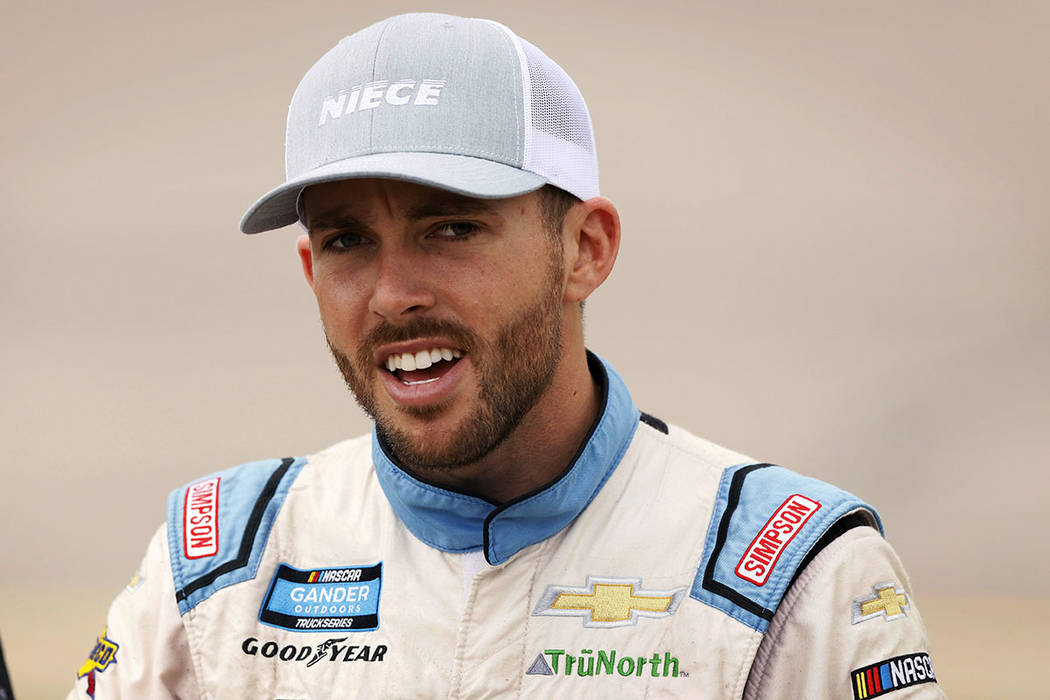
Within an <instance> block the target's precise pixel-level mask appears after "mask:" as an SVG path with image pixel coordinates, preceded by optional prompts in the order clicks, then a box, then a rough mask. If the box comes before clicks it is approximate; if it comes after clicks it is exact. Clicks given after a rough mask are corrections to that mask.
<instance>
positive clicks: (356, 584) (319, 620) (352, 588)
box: [259, 563, 383, 632]
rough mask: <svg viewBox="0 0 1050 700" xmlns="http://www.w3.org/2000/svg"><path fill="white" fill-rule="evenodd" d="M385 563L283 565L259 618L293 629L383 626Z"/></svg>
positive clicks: (345, 629)
mask: <svg viewBox="0 0 1050 700" xmlns="http://www.w3.org/2000/svg"><path fill="white" fill-rule="evenodd" d="M382 567H383V565H382V563H379V564H375V565H374V566H344V567H339V568H332V569H305V570H302V569H296V568H295V567H292V566H288V565H287V564H281V565H280V566H278V567H277V572H276V573H275V574H274V575H273V580H272V581H271V582H270V588H269V589H268V590H267V592H266V598H264V599H263V603H262V608H261V609H260V610H259V620H260V621H261V622H263V623H265V624H267V625H270V626H272V627H280V628H281V629H287V630H293V631H295V632H367V631H370V630H375V629H378V628H379V591H380V588H381V586H382V582H383V570H382Z"/></svg>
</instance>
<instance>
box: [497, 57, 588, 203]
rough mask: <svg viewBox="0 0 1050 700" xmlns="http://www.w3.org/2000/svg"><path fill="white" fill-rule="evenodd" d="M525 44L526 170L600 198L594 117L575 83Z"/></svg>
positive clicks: (580, 193) (576, 192) (574, 191)
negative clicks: (527, 76) (592, 126)
mask: <svg viewBox="0 0 1050 700" xmlns="http://www.w3.org/2000/svg"><path fill="white" fill-rule="evenodd" d="M515 38H517V39H518V41H519V42H521V48H522V49H523V51H524V54H525V62H526V64H527V66H526V68H527V69H528V75H529V92H530V98H531V99H530V100H529V103H530V104H529V108H530V112H531V113H530V114H526V125H525V159H524V163H523V164H522V167H523V168H524V169H525V170H530V171H532V172H534V173H536V174H537V175H540V176H542V177H544V178H546V179H547V181H548V182H549V183H550V184H552V185H554V186H556V187H560V188H561V189H563V190H565V191H567V192H571V193H572V194H574V195H576V196H577V197H579V198H580V199H583V200H587V199H590V198H591V197H597V196H598V154H597V152H596V151H595V148H594V132H593V130H592V128H591V116H590V113H589V112H588V111H587V104H586V103H585V102H584V101H583V95H581V94H580V90H579V88H577V87H576V84H575V83H574V82H573V81H572V78H570V77H569V76H568V74H567V73H566V72H565V71H563V70H562V69H561V67H560V66H559V65H558V64H557V63H555V62H554V61H552V60H551V59H550V58H548V57H547V55H546V54H545V53H543V52H542V51H540V50H539V49H538V48H536V47H535V46H533V45H532V44H530V43H529V42H527V41H525V40H524V39H521V38H520V37H515Z"/></svg>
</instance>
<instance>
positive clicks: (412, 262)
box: [368, 246, 435, 322]
mask: <svg viewBox="0 0 1050 700" xmlns="http://www.w3.org/2000/svg"><path fill="white" fill-rule="evenodd" d="M408 248H410V247H409V246H404V247H401V246H397V247H394V246H391V247H388V248H387V249H385V250H381V251H380V252H379V255H378V260H377V263H378V266H379V268H378V272H377V274H376V280H375V286H374V288H373V289H372V297H371V299H370V300H369V302H368V310H369V311H371V312H372V313H374V314H376V315H378V316H382V317H383V318H385V319H387V320H388V321H391V322H397V321H403V320H405V319H406V318H408V317H410V316H412V315H415V314H419V313H422V312H424V311H426V310H428V309H430V308H432V307H433V306H434V303H435V297H434V293H433V291H432V290H431V288H430V285H429V284H428V283H427V282H426V276H425V274H424V272H425V270H424V266H423V264H422V261H421V260H419V259H417V258H415V257H414V256H413V255H412V252H411V251H410V250H409V249H408Z"/></svg>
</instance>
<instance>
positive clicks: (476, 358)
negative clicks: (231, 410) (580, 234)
mask: <svg viewBox="0 0 1050 700" xmlns="http://www.w3.org/2000/svg"><path fill="white" fill-rule="evenodd" d="M559 242H560V241H559ZM552 247H554V248H557V251H556V254H552V255H551V264H550V266H549V268H548V273H547V279H546V280H545V281H544V284H543V285H542V287H541V291H540V294H539V295H538V297H537V299H536V300H535V301H534V302H533V303H532V304H530V305H529V306H527V307H525V308H524V309H522V310H520V311H519V312H518V313H517V314H515V315H514V316H513V317H511V318H510V319H509V320H508V321H507V322H506V323H504V324H503V325H502V326H501V327H500V328H499V329H498V330H497V332H496V337H495V338H494V339H492V340H486V339H484V338H480V337H478V336H477V335H476V334H474V333H473V332H471V330H470V329H469V328H467V327H466V326H464V325H462V324H459V323H454V322H450V321H441V320H436V319H428V318H418V319H415V320H413V321H411V322H409V323H406V324H402V325H396V326H395V325H393V324H387V323H383V324H382V325H380V326H378V327H376V328H375V329H374V330H373V331H372V332H371V333H369V334H368V336H367V337H366V338H365V340H364V342H362V343H361V345H360V347H359V348H358V349H357V352H356V353H355V357H354V359H353V360H351V359H350V357H349V356H348V355H347V354H346V353H344V352H342V351H341V350H340V349H339V348H337V347H335V346H334V345H333V344H332V341H331V339H330V338H328V337H327V334H326V339H327V340H328V348H329V349H330V350H331V352H332V356H333V357H334V358H335V363H336V365H337V366H338V367H339V371H340V372H341V373H342V375H343V379H344V380H345V381H346V385H347V387H348V388H349V389H350V391H351V393H352V394H353V395H354V398H355V399H356V400H357V403H358V405H360V406H361V408H362V409H363V410H364V411H365V413H367V414H368V415H369V416H370V417H371V418H372V420H374V421H375V424H376V432H377V433H378V434H379V436H380V438H381V441H382V442H383V443H384V445H385V446H386V447H387V449H388V450H389V451H390V452H391V453H392V456H393V457H395V459H396V460H397V461H399V462H400V463H401V464H402V465H404V466H406V467H408V468H410V469H417V470H420V471H427V470H431V471H434V470H439V471H447V470H451V469H454V468H457V467H461V466H464V465H467V464H472V463H474V462H477V461H478V460H480V459H481V458H483V457H484V456H486V455H487V454H489V453H490V452H492V450H494V449H495V448H496V447H497V446H499V445H500V443H502V442H503V441H504V440H506V439H507V437H508V436H509V435H510V434H511V433H513V432H514V429H515V428H517V426H518V425H519V424H520V423H521V421H522V419H524V418H525V416H526V414H527V413H528V412H529V411H530V410H531V409H532V407H533V406H535V405H536V403H537V402H538V401H539V399H540V398H541V397H542V396H543V394H544V393H545V392H546V391H547V389H548V388H549V387H550V385H551V382H552V381H553V379H554V373H555V370H556V369H557V366H558V363H559V361H560V360H561V354H562V337H561V329H562V301H561V284H560V282H561V274H562V267H561V265H562V256H561V246H552ZM423 336H440V337H444V338H448V339H449V340H450V341H451V342H452V343H454V344H455V345H456V346H457V347H459V348H460V349H461V350H463V351H464V353H465V356H469V357H470V360H471V362H472V363H473V365H474V368H475V370H476V371H477V373H478V382H479V386H480V390H479V395H478V396H477V397H476V398H475V400H474V407H473V409H472V410H471V413H470V415H468V416H467V417H466V418H465V419H464V420H463V421H462V422H461V423H460V424H459V425H457V426H454V427H452V428H450V430H449V433H450V438H451V439H450V440H449V441H448V442H447V443H446V444H444V445H437V444H434V442H433V441H430V440H426V439H424V438H423V437H422V436H420V435H416V434H413V433H412V431H411V430H407V429H403V428H401V427H398V425H397V421H396V416H395V415H393V414H395V413H398V412H400V413H403V414H406V415H409V416H413V417H415V418H418V419H423V420H426V419H429V418H433V417H436V416H438V415H440V414H441V413H442V412H443V411H444V410H445V409H446V406H445V404H443V403H439V404H435V405H431V406H395V407H394V408H393V409H392V410H391V409H383V408H380V406H379V404H378V403H377V401H376V397H375V382H374V381H373V375H374V373H375V372H385V371H387V370H385V369H380V368H377V367H376V366H375V361H374V353H373V351H374V348H375V347H376V346H378V345H381V344H384V343H396V342H403V341H407V340H411V339H413V338H418V337H423Z"/></svg>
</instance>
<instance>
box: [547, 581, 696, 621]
mask: <svg viewBox="0 0 1050 700" xmlns="http://www.w3.org/2000/svg"><path fill="white" fill-rule="evenodd" d="M686 591H687V588H685V587H682V588H675V589H674V590H669V591H648V590H645V589H643V588H642V579H640V578H602V577H598V576H588V577H587V585H586V586H585V587H583V588H580V587H574V586H554V585H551V586H547V590H546V591H544V593H543V595H542V596H540V600H539V602H538V603H537V604H536V608H535V609H534V610H533V611H532V614H533V615H555V616H561V617H582V618H583V626H584V627H623V626H624V625H636V624H638V618H639V616H641V617H668V616H670V615H674V614H675V611H676V610H678V606H679V605H680V604H681V602H682V598H684V597H685V594H686Z"/></svg>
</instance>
